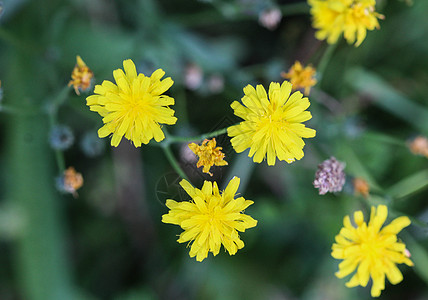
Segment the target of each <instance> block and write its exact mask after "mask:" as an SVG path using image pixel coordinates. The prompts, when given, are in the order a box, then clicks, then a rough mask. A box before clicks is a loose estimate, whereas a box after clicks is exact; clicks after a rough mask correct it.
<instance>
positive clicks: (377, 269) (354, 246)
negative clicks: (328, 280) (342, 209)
mask: <svg viewBox="0 0 428 300" xmlns="http://www.w3.org/2000/svg"><path fill="white" fill-rule="evenodd" d="M387 215H388V209H387V207H386V206H385V205H379V206H378V207H377V208H375V207H374V206H372V208H371V215H370V222H369V223H368V224H366V222H364V216H363V213H362V212H361V211H357V212H355V213H354V222H355V224H356V226H357V227H354V226H353V225H352V224H351V220H350V218H349V216H346V217H345V218H344V220H343V225H344V227H343V228H342V229H341V230H340V233H339V234H338V235H336V238H335V239H336V243H335V244H333V247H332V250H333V251H332V253H331V255H332V256H333V257H334V258H336V259H343V261H342V262H341V263H340V264H339V271H338V272H336V276H337V277H338V278H343V277H345V276H347V275H349V274H351V273H352V272H354V271H355V269H357V267H358V269H357V271H356V273H355V274H354V276H353V277H352V278H351V280H349V281H348V282H347V283H346V286H347V287H355V286H358V285H361V286H363V287H364V286H366V285H367V283H368V281H369V278H370V277H371V278H372V281H373V285H372V288H371V295H372V297H378V296H379V295H380V293H381V291H382V290H383V289H385V275H386V277H387V278H388V280H389V281H390V282H391V283H392V284H397V283H399V282H401V281H402V280H403V275H402V274H401V272H400V270H399V269H398V268H397V266H396V264H401V263H405V264H406V265H408V266H413V262H412V261H411V260H410V259H409V258H408V257H409V255H408V251H407V250H406V245H404V244H403V243H401V242H399V241H398V240H397V234H398V233H399V232H400V231H401V230H402V229H403V228H404V227H407V226H409V225H410V220H409V218H408V217H405V216H403V217H399V218H396V219H394V220H393V221H392V222H391V223H390V224H389V225H387V226H385V227H383V228H382V229H381V227H382V225H383V224H384V222H385V220H386V217H387Z"/></svg>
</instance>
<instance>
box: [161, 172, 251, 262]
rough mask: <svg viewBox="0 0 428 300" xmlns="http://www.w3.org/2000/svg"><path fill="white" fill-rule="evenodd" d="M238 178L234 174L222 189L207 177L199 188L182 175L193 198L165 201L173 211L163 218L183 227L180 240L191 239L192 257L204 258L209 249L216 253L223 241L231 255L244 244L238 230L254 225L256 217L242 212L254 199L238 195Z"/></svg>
mask: <svg viewBox="0 0 428 300" xmlns="http://www.w3.org/2000/svg"><path fill="white" fill-rule="evenodd" d="M239 181H240V180H239V178H238V177H234V178H233V179H232V180H231V181H230V182H229V184H228V186H227V187H226V189H225V190H224V192H223V193H220V192H219V190H218V186H217V183H216V182H214V183H212V182H210V181H205V182H204V185H203V186H202V189H201V190H199V189H197V188H194V187H193V186H192V185H191V184H190V183H189V182H187V181H186V180H184V179H183V180H182V181H181V182H180V185H181V186H182V187H183V189H184V190H185V191H186V192H187V194H189V196H190V197H191V198H192V200H190V201H183V202H176V201H174V200H170V199H168V200H167V201H166V206H167V207H168V208H169V209H170V211H169V212H168V214H166V215H163V216H162V222H164V223H168V224H175V225H179V226H180V227H181V228H182V229H184V232H182V233H181V234H180V237H179V239H178V242H179V243H186V242H189V243H191V245H192V246H191V247H190V253H189V255H190V257H195V256H196V260H197V261H203V260H204V259H205V258H206V257H207V256H208V252H212V253H213V254H214V256H216V255H217V254H218V253H219V251H220V247H221V245H222V244H223V246H224V247H225V248H226V250H227V251H228V252H229V254H230V255H234V254H235V253H236V252H237V251H238V249H242V248H243V247H244V242H243V241H242V240H241V239H240V238H239V234H238V231H240V232H244V231H245V230H246V229H248V228H251V227H255V226H256V225H257V221H256V220H254V219H253V218H252V217H250V216H247V215H245V214H243V213H242V211H243V210H245V209H246V208H247V207H248V206H250V205H251V204H253V203H254V202H253V201H250V200H245V199H244V198H243V197H239V198H237V199H235V194H236V191H237V190H238V186H239Z"/></svg>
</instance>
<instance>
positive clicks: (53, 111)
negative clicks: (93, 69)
mask: <svg viewBox="0 0 428 300" xmlns="http://www.w3.org/2000/svg"><path fill="white" fill-rule="evenodd" d="M69 91H70V87H69V86H65V87H64V88H63V89H62V90H61V91H60V92H59V94H58V95H57V97H55V98H54V99H53V100H52V102H51V103H49V107H48V110H47V113H48V116H49V125H50V129H51V130H52V128H54V127H55V126H57V123H58V122H57V114H58V109H59V107H60V106H61V105H62V104H64V102H65V101H66V100H67V97H68V93H69ZM54 152H55V159H56V164H57V166H58V171H59V173H60V174H62V173H63V172H64V171H65V158H64V153H63V152H62V151H61V150H58V149H55V150H54Z"/></svg>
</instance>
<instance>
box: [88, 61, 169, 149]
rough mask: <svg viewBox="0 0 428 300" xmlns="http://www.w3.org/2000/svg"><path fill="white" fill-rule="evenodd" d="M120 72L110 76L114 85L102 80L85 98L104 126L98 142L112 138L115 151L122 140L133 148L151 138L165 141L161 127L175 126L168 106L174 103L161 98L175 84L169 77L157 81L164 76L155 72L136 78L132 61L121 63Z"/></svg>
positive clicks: (166, 98)
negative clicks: (123, 138)
mask: <svg viewBox="0 0 428 300" xmlns="http://www.w3.org/2000/svg"><path fill="white" fill-rule="evenodd" d="M123 68H124V70H125V73H124V72H123V71H122V69H117V70H115V71H114V72H113V77H114V79H115V81H116V84H114V83H113V82H110V81H107V80H104V81H103V83H102V85H96V86H95V90H94V93H95V94H98V95H92V96H89V97H88V98H86V103H87V105H88V106H89V107H90V109H91V110H92V111H96V112H98V113H99V114H100V115H101V116H102V117H103V122H104V124H105V125H104V126H103V127H101V128H100V129H99V130H98V136H99V137H100V138H103V137H106V136H108V135H110V134H113V136H112V139H111V145H112V146H115V147H117V146H118V145H119V143H120V141H121V140H122V137H123V136H125V138H127V139H128V140H130V141H132V142H133V143H134V145H135V147H140V146H141V144H142V143H144V144H147V143H149V141H150V140H151V139H152V138H154V139H155V140H156V142H160V141H162V140H163V139H164V138H165V135H164V133H163V132H162V129H161V126H160V124H168V125H172V124H175V122H177V118H176V117H174V110H172V109H171V108H169V107H168V105H173V104H174V99H173V98H171V97H168V96H165V95H162V93H164V92H165V91H166V90H168V89H169V88H170V87H171V86H172V84H173V83H174V82H173V81H172V79H171V78H170V77H168V78H165V79H163V80H160V79H161V78H162V77H163V76H164V75H165V72H164V71H163V70H161V69H158V70H156V71H155V72H154V73H153V74H152V75H151V76H150V77H147V76H145V75H144V74H138V75H137V70H136V68H135V65H134V63H133V62H132V60H130V59H127V60H125V61H123Z"/></svg>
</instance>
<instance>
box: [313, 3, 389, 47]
mask: <svg viewBox="0 0 428 300" xmlns="http://www.w3.org/2000/svg"><path fill="white" fill-rule="evenodd" d="M308 3H309V5H310V6H311V11H310V12H311V15H312V17H313V27H314V28H315V29H317V30H318V31H317V32H316V34H315V36H316V38H317V39H319V40H325V39H327V42H328V43H329V44H334V43H336V42H337V40H338V39H339V37H340V36H341V35H342V33H343V35H344V37H345V39H346V41H347V42H348V43H349V44H353V43H355V46H359V45H361V43H362V42H363V40H364V39H365V37H366V35H367V30H374V29H375V28H379V22H378V19H383V18H384V17H383V15H381V14H378V13H377V12H376V11H375V4H376V1H375V0H308Z"/></svg>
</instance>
